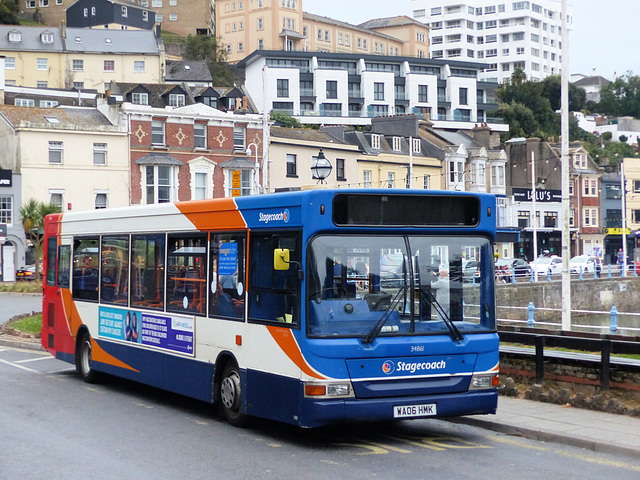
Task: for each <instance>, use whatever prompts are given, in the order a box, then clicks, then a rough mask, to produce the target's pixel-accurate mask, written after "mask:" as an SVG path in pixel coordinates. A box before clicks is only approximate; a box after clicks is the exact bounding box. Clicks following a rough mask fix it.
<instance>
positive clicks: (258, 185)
mask: <svg viewBox="0 0 640 480" xmlns="http://www.w3.org/2000/svg"><path fill="white" fill-rule="evenodd" d="M251 147H253V148H254V150H255V152H256V162H255V163H256V166H255V172H257V171H258V169H259V168H260V164H259V163H258V145H257V144H255V143H253V142H251V143H250V144H249V145H247V155H251ZM262 176H263V177H264V172H262ZM254 179H255V181H256V184H257V186H256V187H257V190H258V193H260V184H259V182H258V181H257V179H258V175H254ZM264 182H265V179H264V178H263V179H262V185H263V186H264ZM256 187H254V188H256Z"/></svg>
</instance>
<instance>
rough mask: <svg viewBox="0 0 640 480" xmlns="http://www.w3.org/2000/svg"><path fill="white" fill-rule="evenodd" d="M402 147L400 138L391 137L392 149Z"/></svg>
mask: <svg viewBox="0 0 640 480" xmlns="http://www.w3.org/2000/svg"><path fill="white" fill-rule="evenodd" d="M401 149H402V138H401V137H393V150H394V151H396V152H399V151H400V150H401Z"/></svg>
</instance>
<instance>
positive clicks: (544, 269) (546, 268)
mask: <svg viewBox="0 0 640 480" xmlns="http://www.w3.org/2000/svg"><path fill="white" fill-rule="evenodd" d="M530 265H531V269H532V270H533V271H535V272H537V273H538V276H540V275H547V274H549V272H550V273H551V275H556V274H558V273H562V258H560V257H557V256H555V255H554V256H551V257H538V258H537V260H535V261H534V262H531V263H530Z"/></svg>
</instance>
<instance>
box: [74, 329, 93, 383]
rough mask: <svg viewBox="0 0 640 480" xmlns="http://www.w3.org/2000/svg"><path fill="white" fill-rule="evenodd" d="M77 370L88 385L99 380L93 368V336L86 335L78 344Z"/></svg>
mask: <svg viewBox="0 0 640 480" xmlns="http://www.w3.org/2000/svg"><path fill="white" fill-rule="evenodd" d="M76 370H77V371H78V373H79V374H80V376H81V377H82V379H83V380H84V381H85V382H87V383H94V382H95V381H96V380H97V376H98V374H97V372H96V371H95V370H94V369H93V367H92V360H91V336H90V335H89V334H88V333H85V334H84V335H83V336H82V338H81V339H80V342H79V343H78V354H77V355H76Z"/></svg>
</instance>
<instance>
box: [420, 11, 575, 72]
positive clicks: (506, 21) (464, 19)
mask: <svg viewBox="0 0 640 480" xmlns="http://www.w3.org/2000/svg"><path fill="white" fill-rule="evenodd" d="M412 6H413V17H414V18H415V19H416V20H419V21H421V22H423V23H425V24H427V25H429V27H430V34H429V35H430V42H429V45H430V56H431V58H433V59H440V58H443V59H455V60H466V61H472V62H483V63H485V64H487V67H486V69H485V71H484V74H483V75H482V77H481V78H483V79H484V80H487V81H497V82H498V83H502V82H503V81H504V80H505V79H509V78H510V77H511V74H512V73H513V71H514V70H515V69H516V68H521V69H522V70H524V72H525V73H526V75H527V78H528V79H533V80H541V79H543V78H545V77H547V76H549V75H559V74H560V73H561V63H562V58H561V57H562V55H561V50H562V3H561V1H560V0H535V1H520V2H514V1H509V2H507V1H504V0H502V1H501V0H465V1H463V2H460V1H452V0H412ZM567 16H568V22H569V24H571V19H572V9H571V7H568V15H567Z"/></svg>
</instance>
